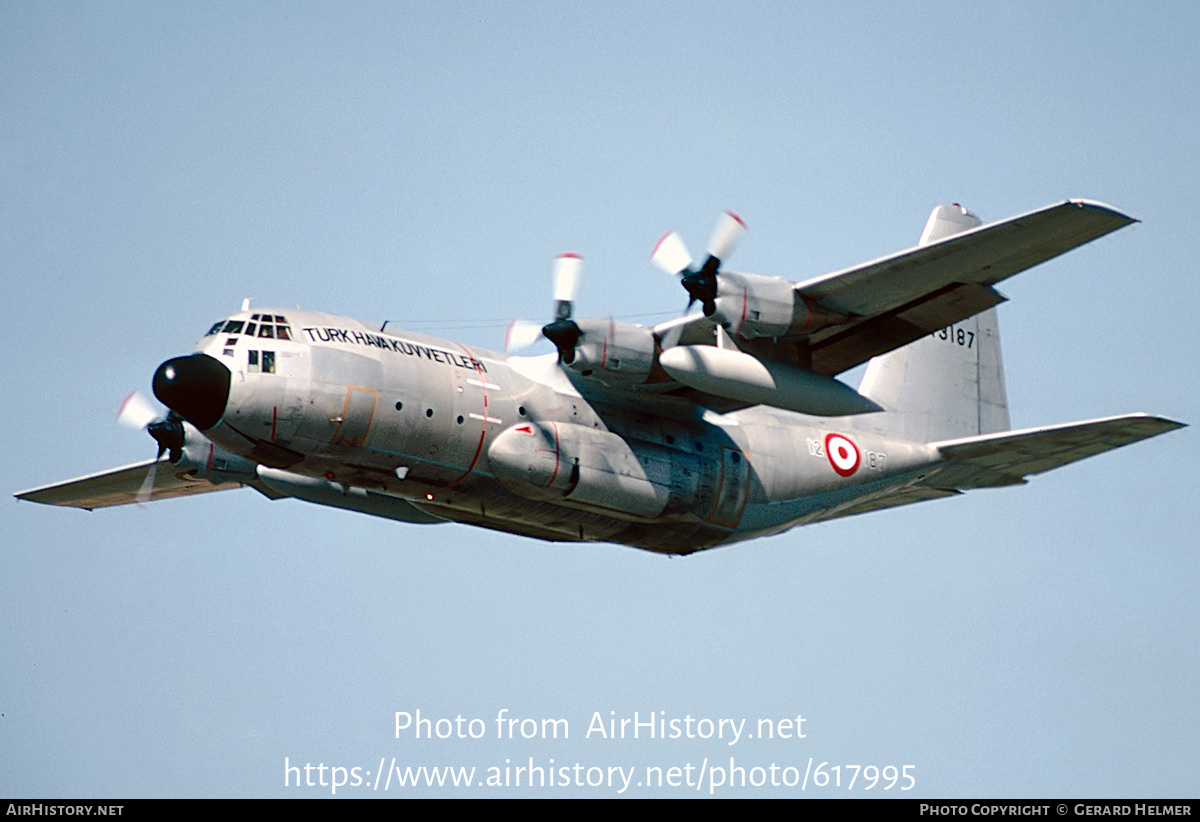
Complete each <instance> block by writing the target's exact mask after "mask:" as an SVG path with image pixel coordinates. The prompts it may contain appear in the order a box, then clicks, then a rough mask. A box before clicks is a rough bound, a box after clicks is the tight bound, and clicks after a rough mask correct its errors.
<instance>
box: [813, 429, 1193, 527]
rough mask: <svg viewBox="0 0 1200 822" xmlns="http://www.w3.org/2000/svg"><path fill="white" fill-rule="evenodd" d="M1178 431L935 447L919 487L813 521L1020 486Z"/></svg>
mask: <svg viewBox="0 0 1200 822" xmlns="http://www.w3.org/2000/svg"><path fill="white" fill-rule="evenodd" d="M1183 427H1185V426H1184V423H1181V422H1175V421H1174V420H1169V419H1166V418H1164V417H1155V416H1151V415H1149V414H1127V415H1125V416H1121V417H1108V418H1106V419H1099V420H1088V421H1087V422H1073V423H1067V424H1066V425H1051V426H1046V427H1044V428H1028V429H1025V430H1023V431H1004V432H1001V433H998V434H982V435H980V436H975V437H964V438H962V439H957V440H946V441H943V442H935V443H932V446H933V447H934V448H936V449H937V450H938V452H939V454H940V455H941V456H942V457H943V458H944V459H945V460H946V461H947V462H946V464H945V466H944V467H942V468H939V469H938V470H936V471H934V472H933V473H931V474H930V475H929V476H928V477H926V478H924V479H922V480H920V481H918V482H915V483H912V484H909V485H905V486H904V487H901V488H896V489H893V490H890V491H884V492H883V493H881V494H877V495H875V496H871V497H869V498H867V499H864V500H861V501H859V502H856V503H854V504H852V505H850V506H848V507H846V508H840V509H836V510H834V511H832V512H830V513H828V514H824V515H821V516H817V517H815V518H814V521H816V520H828V519H837V518H839V517H847V516H851V515H853V514H865V513H867V512H869V511H878V510H880V509H883V508H895V507H898V506H901V505H909V504H911V503H914V502H922V501H923V500H929V499H938V498H941V497H953V496H958V495H959V494H961V493H962V492H963V491H968V490H970V489H972V488H994V487H998V486H1004V485H1020V484H1022V483H1024V482H1025V477H1027V476H1030V475H1033V474H1040V473H1042V472H1044V471H1049V470H1051V469H1054V468H1059V467H1061V466H1063V465H1068V464H1070V463H1072V462H1076V461H1077V460H1081V459H1085V458H1087V457H1091V456H1095V455H1096V454H1102V453H1104V452H1105V451H1110V450H1112V449H1114V448H1120V447H1121V446H1124V445H1130V444H1132V443H1135V442H1138V441H1139V440H1144V439H1148V438H1150V437H1156V436H1158V435H1159V434H1165V433H1166V432H1168V431H1174V430H1175V429H1176V428H1183Z"/></svg>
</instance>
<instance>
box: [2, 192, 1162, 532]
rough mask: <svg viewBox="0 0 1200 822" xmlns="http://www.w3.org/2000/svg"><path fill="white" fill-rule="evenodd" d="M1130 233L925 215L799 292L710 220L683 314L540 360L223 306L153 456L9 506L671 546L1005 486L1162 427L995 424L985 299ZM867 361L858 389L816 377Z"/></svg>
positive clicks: (588, 331) (1117, 221)
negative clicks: (193, 497) (321, 508)
mask: <svg viewBox="0 0 1200 822" xmlns="http://www.w3.org/2000/svg"><path fill="white" fill-rule="evenodd" d="M1131 222H1134V220H1132V219H1131V218H1129V217H1127V216H1125V215H1124V214H1121V213H1120V212H1118V211H1116V210H1114V209H1112V208H1110V207H1108V206H1105V205H1102V204H1099V203H1094V202H1088V201H1069V202H1065V203H1061V204H1058V205H1053V206H1049V207H1047V208H1043V209H1039V210H1037V211H1032V212H1030V213H1028V214H1023V215H1021V216H1019V217H1014V218H1012V219H1008V220H1004V221H1001V222H997V223H992V224H989V225H986V226H984V225H981V223H980V220H979V218H977V217H976V216H975V215H974V214H972V213H971V212H969V211H967V210H966V209H965V208H962V207H960V206H957V205H955V206H940V207H938V208H936V209H934V211H933V213H932V214H931V215H930V218H929V221H928V223H927V224H926V226H925V231H924V233H923V234H922V236H921V239H920V242H919V244H918V245H917V247H915V248H913V249H910V250H907V251H902V252H900V253H897V254H893V255H890V256H887V257H883V258H881V259H878V260H874V261H872V262H869V263H866V264H864V265H860V266H856V267H854V268H850V269H846V270H844V271H837V272H834V273H832V274H828V275H825V276H821V277H816V278H813V279H810V280H806V281H803V282H800V283H794V282H791V281H789V280H786V279H782V278H779V277H767V276H760V275H754V274H745V273H737V272H733V271H726V270H724V269H723V268H722V262H723V260H725V258H726V257H727V256H728V254H729V252H730V251H731V250H732V249H733V247H734V245H735V244H736V243H737V241H738V239H739V238H740V236H741V235H742V233H743V231H744V229H745V227H744V225H743V224H742V222H741V220H740V219H738V218H737V217H736V216H734V215H732V214H727V215H725V216H723V217H722V218H721V221H720V222H719V223H718V226H717V230H716V231H715V233H714V235H713V238H712V240H711V241H710V244H709V249H708V256H707V259H706V260H705V261H704V262H703V263H701V264H700V265H699V266H696V265H694V263H693V261H692V259H691V257H690V255H689V254H688V252H687V250H686V248H685V246H684V244H683V243H682V241H681V240H680V239H679V237H678V235H676V234H674V233H671V234H668V235H667V236H665V237H664V238H663V239H662V240H660V241H659V244H658V246H657V247H656V248H655V251H654V254H653V256H652V261H653V262H654V263H655V264H656V265H658V266H659V267H660V268H664V269H666V270H668V271H670V272H672V273H674V274H677V275H678V276H679V277H680V278H681V280H682V284H683V286H684V288H685V289H686V290H687V292H688V294H689V299H690V301H689V305H688V307H689V309H691V308H692V306H693V305H694V304H695V303H699V307H700V309H701V310H700V312H699V313H694V314H689V315H687V316H684V317H681V318H679V319H676V320H671V321H669V322H665V323H662V324H660V325H658V326H655V327H653V328H646V327H642V326H638V325H632V324H628V323H620V322H614V321H612V320H603V321H599V320H582V319H580V320H576V319H574V318H573V317H572V309H573V305H572V303H573V297H574V293H575V285H576V283H577V281H578V276H579V266H580V261H579V258H578V257H576V256H575V255H563V256H562V257H560V258H559V259H558V262H557V271H556V276H555V299H556V305H557V313H556V317H555V319H554V320H553V321H552V322H551V323H549V324H548V325H546V326H544V327H543V328H542V329H541V333H542V334H543V335H544V336H545V337H547V338H548V339H549V340H550V341H551V342H553V343H554V345H555V347H556V348H557V354H548V355H545V356H539V357H525V356H513V355H508V354H500V353H493V352H491V351H484V350H480V349H477V348H474V347H469V346H466V345H461V344H458V343H454V342H448V341H444V340H438V339H433V338H430V337H426V336H424V335H420V334H415V333H409V332H402V331H398V330H395V331H393V330H390V329H387V328H386V324H385V327H384V328H383V329H379V330H376V329H375V328H374V327H372V326H369V325H367V324H365V323H362V322H359V321H357V320H352V319H348V318H344V317H337V316H332V315H329V314H321V313H316V312H312V311H301V310H290V309H289V310H284V309H265V310H251V309H249V307H248V305H246V304H244V305H243V307H242V308H243V310H241V311H239V312H237V313H235V314H233V315H232V316H230V317H227V318H225V319H223V320H221V321H220V322H217V323H215V324H214V325H213V326H212V327H211V328H210V329H209V331H208V333H207V334H206V335H205V336H204V337H203V338H202V339H201V340H200V342H199V344H198V345H197V347H196V349H195V352H194V353H192V354H190V355H188V356H183V357H175V358H173V359H170V360H167V361H166V362H164V363H163V364H162V365H161V366H159V368H158V370H157V371H156V373H155V374H154V380H153V388H154V393H155V395H156V396H157V397H158V398H159V400H161V401H162V402H163V403H164V404H166V405H167V407H168V408H169V409H170V412H169V413H168V414H167V415H166V417H165V418H164V419H161V420H157V421H155V418H156V417H157V412H156V411H155V410H154V409H153V408H152V407H150V406H149V403H148V401H146V400H142V399H139V397H140V395H137V396H134V397H132V398H131V400H129V401H127V403H126V406H125V407H124V408H123V410H122V415H121V416H122V417H123V418H124V419H126V420H127V421H128V420H132V421H133V422H135V423H136V424H138V425H141V426H145V427H147V428H148V430H149V432H150V434H151V435H152V436H153V437H154V439H155V440H156V441H157V442H158V444H159V448H158V456H157V458H156V459H154V460H147V461H144V462H140V463H136V464H134V465H130V466H127V467H124V468H119V469H116V470H113V471H108V472H104V473H100V474H94V475H91V476H87V477H82V478H80V479H76V480H72V481H70V482H66V483H62V484H56V485H49V486H44V487H41V488H35V489H32V490H29V491H24V492H22V493H19V494H17V496H18V497H19V498H21V499H27V500H33V501H36V502H43V503H48V504H53V505H67V506H74V507H78V508H87V509H93V508H102V507H106V506H110V505H121V504H124V503H130V502H137V501H139V500H154V499H163V498H167V497H175V496H180V495H184V494H195V493H204V492H207V491H219V490H223V489H231V488H239V487H243V486H250V487H252V488H254V489H256V490H257V491H259V492H260V493H262V494H263V495H265V496H267V497H269V498H271V499H281V498H287V497H292V498H296V499H301V500H306V501H308V502H315V503H318V504H322V505H328V506H332V507H335V508H346V509H350V510H353V511H360V512H363V513H367V514H372V515H375V516H380V517H387V518H390V519H395V520H400V521H403V522H410V523H439V522H446V521H452V522H460V523H467V524H470V525H478V526H482V527H485V528H493V529H496V530H500V531H509V532H513V533H517V534H523V535H526V536H531V537H537V538H540V539H545V540H558V541H601V542H617V543H624V544H627V545H632V546H636V547H639V548H645V549H648V550H652V551H659V552H663V553H671V554H687V553H691V552H693V551H697V550H700V549H703V548H710V547H713V546H716V545H722V544H725V543H730V542H735V541H738V540H744V539H749V538H752V537H757V536H762V535H765V534H775V533H779V532H782V531H786V530H788V529H789V528H792V527H794V526H797V525H803V524H806V523H810V522H818V521H822V520H828V519H832V518H835V517H842V516H848V515H851V514H859V513H863V512H866V511H873V510H876V509H880V508H889V507H892V506H898V505H906V504H908V503H912V502H918V501H921V500H927V499H936V498H939V497H947V496H953V495H956V494H958V493H960V492H962V491H964V490H967V489H971V488H984V487H994V486H1002V485H1012V484H1016V483H1022V482H1024V481H1025V480H1024V478H1025V477H1026V476H1028V475H1031V474H1037V473H1041V472H1043V471H1047V470H1049V469H1051V468H1056V467H1058V466H1060V465H1065V464H1067V463H1070V462H1074V461H1075V460H1079V459H1083V458H1084V457H1088V456H1091V455H1093V454H1098V453H1100V452H1103V451H1107V450H1109V449H1112V448H1117V447H1120V446H1122V445H1126V444H1129V443H1132V442H1136V441H1138V440H1141V439H1145V438H1147V437H1152V436H1155V435H1157V434H1161V433H1164V432H1166V431H1170V430H1172V429H1174V428H1178V427H1180V426H1181V423H1177V422H1173V421H1171V420H1168V419H1164V418H1161V417H1155V416H1149V415H1145V414H1131V415H1127V416H1122V417H1112V418H1108V419H1099V420H1090V421H1087V422H1077V423H1071V424H1067V425H1056V426H1050V427H1045V428H1035V429H1027V430H1022V431H1010V430H1008V429H1009V417H1008V407H1007V400H1006V397H1005V388H1004V376H1003V371H1002V366H1001V358H1000V347H999V337H998V333H997V325H996V318H995V311H994V308H993V307H994V306H995V305H996V304H997V303H999V302H1001V301H1003V299H1004V297H1002V296H1001V295H1000V294H999V293H998V292H997V291H996V290H995V288H994V286H995V285H996V284H997V283H999V282H1000V281H1002V280H1004V279H1005V278H1007V277H1010V276H1012V275H1013V274H1016V273H1018V272H1020V271H1023V270H1025V269H1027V268H1029V267H1031V266H1034V265H1037V264H1038V263H1041V262H1044V261H1046V260H1049V259H1051V258H1053V257H1056V256H1058V255H1059V254H1062V253H1063V252H1065V251H1068V250H1070V249H1072V248H1075V247H1076V246H1079V245H1082V244H1084V243H1087V242H1089V241H1091V240H1094V239H1096V238H1097V237H1101V236H1103V235H1105V234H1108V233H1109V232H1111V231H1115V230H1116V229H1118V228H1121V227H1122V226H1125V225H1128V224H1129V223H1131ZM867 361H870V364H869V365H868V367H867V370H866V374H865V376H864V378H863V380H862V384H861V385H860V387H859V390H857V391H855V390H854V389H852V388H850V387H849V386H848V385H846V384H845V383H843V382H840V381H839V380H837V379H836V376H837V375H838V374H840V373H842V372H844V371H846V370H848V369H850V368H853V367H855V366H857V365H859V364H861V363H864V362H867Z"/></svg>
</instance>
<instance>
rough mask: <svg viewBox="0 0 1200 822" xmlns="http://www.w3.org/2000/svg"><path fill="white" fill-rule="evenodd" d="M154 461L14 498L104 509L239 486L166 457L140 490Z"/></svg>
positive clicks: (241, 484)
mask: <svg viewBox="0 0 1200 822" xmlns="http://www.w3.org/2000/svg"><path fill="white" fill-rule="evenodd" d="M154 463H155V460H145V461H143V462H136V463H134V464H133V465H126V466H123V467H121V468H114V469H112V470H110V471H101V472H99V473H96V474H88V475H87V476H85V477H79V478H77V479H73V480H67V481H66V482H59V483H55V484H53V485H43V486H41V487H40V488H30V489H29V490H28V491H21V492H20V493H18V494H16V497H17V499H24V500H29V501H30V502H40V503H43V504H45V505H64V506H67V507H70V508H84V509H86V510H88V511H91V510H92V509H94V508H107V507H109V506H112V505H127V504H129V503H132V502H139V501H142V500H158V499H170V498H172V497H182V496H188V495H190V494H206V493H208V492H210V491H225V490H229V489H233V488H241V487H242V486H243V483H240V482H221V483H212V482H209V481H208V480H206V479H201V478H199V477H196V476H195V475H194V474H193V473H191V470H190V469H189V470H186V471H180V470H177V469H176V467H175V466H173V465H172V464H171V463H170V462H169V461H168V460H167V458H166V457H164V458H163V459H162V460H160V461H158V469H157V471H156V472H155V475H154V484H153V485H151V486H150V487H149V488H147V489H145V490H143V488H142V486H143V485H144V484H145V482H146V478H147V476H148V475H149V473H150V468H151V466H153V465H154Z"/></svg>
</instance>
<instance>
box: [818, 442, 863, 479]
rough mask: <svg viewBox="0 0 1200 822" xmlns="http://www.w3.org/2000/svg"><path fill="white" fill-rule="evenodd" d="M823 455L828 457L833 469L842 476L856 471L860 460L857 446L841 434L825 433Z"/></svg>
mask: <svg viewBox="0 0 1200 822" xmlns="http://www.w3.org/2000/svg"><path fill="white" fill-rule="evenodd" d="M825 456H827V457H828V458H829V464H830V465H832V466H833V470H834V471H837V472H838V474H840V475H841V476H843V477H848V476H850V475H851V474H853V473H854V472H855V471H857V470H858V464H859V462H860V461H861V460H860V457H859V455H858V446H857V445H855V444H854V443H853V442H851V441H850V438H849V437H843V436H842V435H841V434H826V435H825Z"/></svg>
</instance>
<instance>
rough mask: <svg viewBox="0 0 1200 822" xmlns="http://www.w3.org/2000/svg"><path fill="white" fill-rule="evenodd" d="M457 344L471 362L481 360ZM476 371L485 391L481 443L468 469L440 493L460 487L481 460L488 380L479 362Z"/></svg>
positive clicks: (486, 414)
mask: <svg viewBox="0 0 1200 822" xmlns="http://www.w3.org/2000/svg"><path fill="white" fill-rule="evenodd" d="M455 345H457V346H458V347H459V348H461V349H462V350H463V351H464V352H465V353H466V355H467V357H468V358H469V359H470V360H471V362H473V363H478V362H479V360H478V359H476V358H475V357H474V356H473V355H472V354H471V350H470V349H469V348H467V347H466V346H465V345H463V344H462V343H455ZM475 373H476V374H477V375H478V376H479V383H480V385H479V390H480V391H482V392H483V420H482V427H481V428H480V429H479V444H478V445H476V446H475V456H473V457H471V464H470V465H468V466H467V470H466V471H464V472H463V473H462V474H461V475H460V476H459V477H458V478H456V479H455V480H454V481H453V482H451V483H450V484H449V485H447V486H446V487H445V488H443V489H442V490H441V491H440V492H439V493H443V494H444V493H446V492H448V491H453V490H454V489H455V488H457V487H458V484H459V483H460V482H462V481H463V480H465V479H466V478H467V477H469V476H471V473H472V472H473V471H474V470H475V464H476V463H477V462H479V455H480V454H482V453H483V441H484V439H485V438H486V437H487V416H488V395H487V380H486V379H484V376H483V369H481V368H480V367H479V365H478V364H476V366H475Z"/></svg>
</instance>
